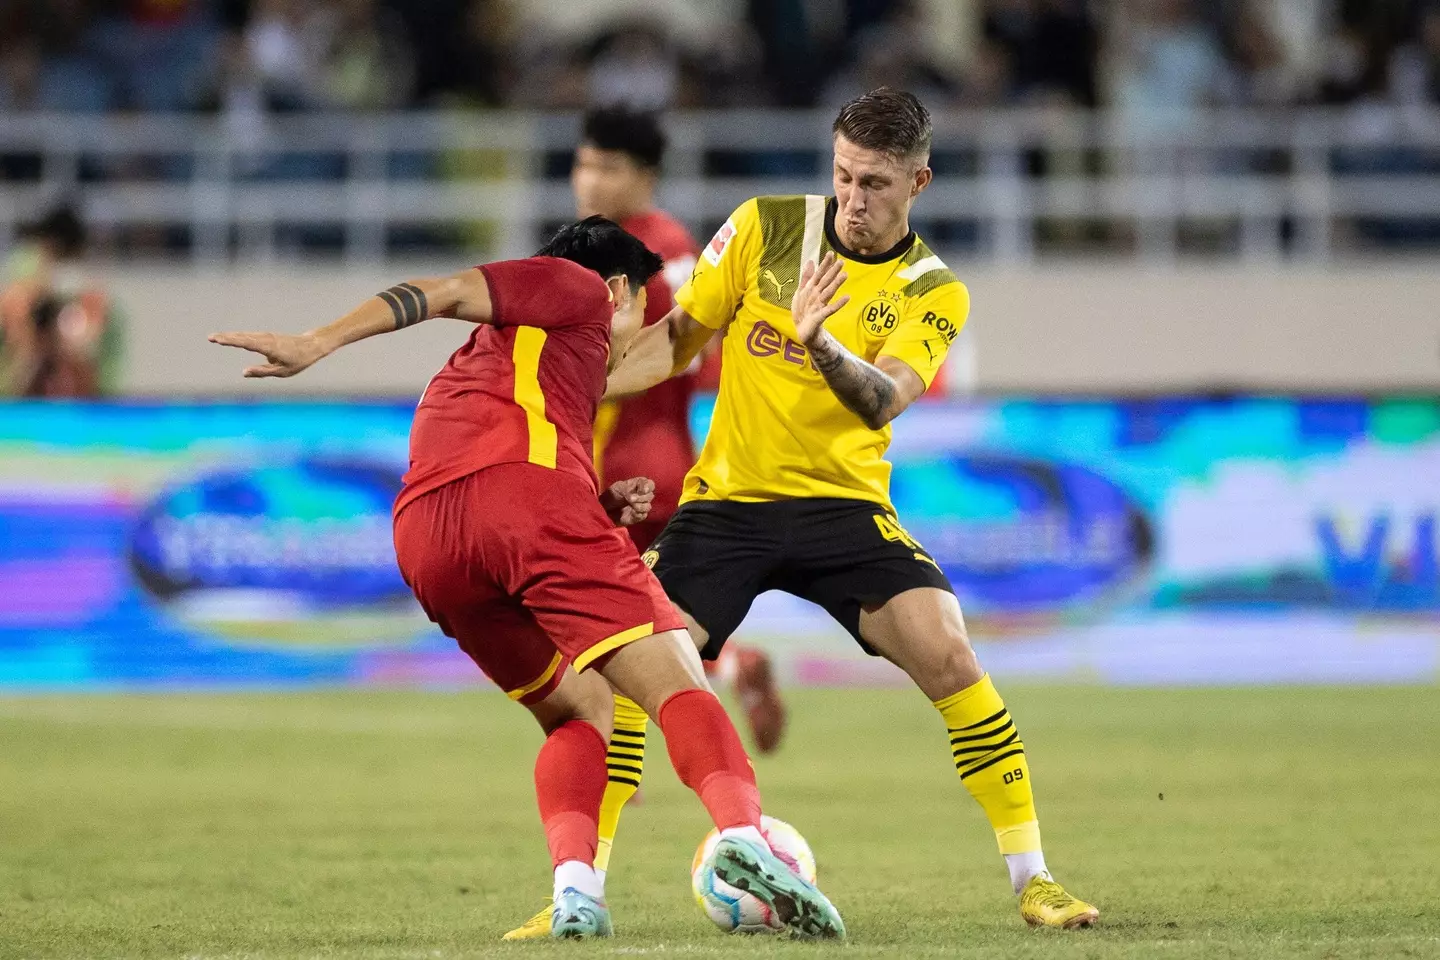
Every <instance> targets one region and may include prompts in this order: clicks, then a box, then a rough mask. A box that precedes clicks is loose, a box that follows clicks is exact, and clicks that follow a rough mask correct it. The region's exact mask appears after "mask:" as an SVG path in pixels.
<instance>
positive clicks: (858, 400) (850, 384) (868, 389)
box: [810, 331, 897, 430]
mask: <svg viewBox="0 0 1440 960" xmlns="http://www.w3.org/2000/svg"><path fill="white" fill-rule="evenodd" d="M810 359H811V360H813V361H814V363H815V369H816V370H819V371H820V375H821V376H822V377H824V378H825V382H826V383H828V384H829V385H830V389H831V390H833V391H834V392H835V396H837V397H839V398H840V402H841V403H843V404H845V406H846V407H847V408H848V409H849V410H850V411H851V412H852V413H854V414H855V415H857V416H858V417H859V418H860V419H861V420H864V421H865V425H866V426H868V427H869V428H870V429H872V430H879V429H880V428H881V427H883V426H885V424H887V423H889V422H890V421H891V419H892V418H893V414H892V413H891V408H892V406H893V405H894V403H895V395H896V392H897V390H896V384H895V380H894V379H893V378H892V377H891V376H890V375H889V374H888V373H886V372H885V371H883V370H881V369H880V368H878V367H876V366H874V365H872V364H869V363H866V362H865V361H864V360H861V359H860V358H859V357H857V356H855V354H853V353H851V352H850V351H849V350H847V349H845V347H844V346H843V345H841V343H840V341H839V340H836V339H835V338H834V337H833V336H831V335H830V334H829V333H827V332H823V331H822V332H821V334H820V336H819V337H817V338H816V339H815V342H814V343H811V344H810Z"/></svg>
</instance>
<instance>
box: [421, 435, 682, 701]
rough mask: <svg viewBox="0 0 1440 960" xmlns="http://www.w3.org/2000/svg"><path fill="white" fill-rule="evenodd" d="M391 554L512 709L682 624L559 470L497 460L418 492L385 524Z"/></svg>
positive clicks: (581, 485)
mask: <svg viewBox="0 0 1440 960" xmlns="http://www.w3.org/2000/svg"><path fill="white" fill-rule="evenodd" d="M395 554H396V558H397V559H398V560H399V563H400V573H401V575H402V576H404V577H405V582H406V583H408V584H409V585H410V589H412V590H414V591H415V597H416V599H418V600H419V601H420V605H421V606H422V607H424V608H425V613H426V614H427V615H429V617H430V619H431V620H433V621H434V622H435V623H437V624H439V626H440V629H441V630H443V631H444V632H445V634H446V635H447V636H450V637H453V638H455V640H456V641H457V642H458V643H459V644H460V648H461V649H462V650H464V651H465V652H466V653H467V654H469V655H470V658H471V659H472V660H474V661H475V663H476V664H477V665H478V666H479V667H480V669H481V670H483V671H485V675H486V676H488V677H489V678H490V679H491V680H494V681H495V683H496V684H497V685H499V687H500V688H501V689H502V690H504V691H505V692H506V693H508V694H509V695H510V698H511V699H513V700H518V701H520V702H521V703H534V702H537V701H539V700H543V699H544V698H545V697H547V696H549V695H550V694H551V693H552V692H554V690H555V688H556V687H557V686H558V685H559V683H560V679H561V677H563V676H564V671H565V670H566V669H568V668H569V667H570V665H571V664H573V665H574V668H575V669H576V670H584V669H585V668H586V667H589V666H591V665H592V664H593V663H594V662H595V661H596V660H597V659H599V658H600V657H603V656H604V655H605V654H607V653H610V652H611V651H613V650H617V649H619V648H620V647H622V646H624V645H625V644H627V643H631V642H633V641H636V640H639V639H642V638H644V637H648V636H650V635H651V634H652V633H663V632H664V631H667V630H680V629H683V628H684V626H685V624H684V621H682V620H681V619H680V616H679V614H678V613H676V611H675V608H674V607H673V606H672V605H671V603H670V601H669V600H668V599H667V598H666V596H665V591H664V590H662V589H661V587H660V583H659V581H657V580H656V579H655V577H654V575H653V574H651V572H650V571H649V570H647V569H646V568H645V565H644V564H643V563H641V562H640V557H639V556H638V555H637V554H636V552H635V547H634V546H633V545H631V543H630V540H629V538H628V537H626V536H625V533H624V532H623V531H622V530H620V529H619V528H617V527H616V526H615V525H614V524H613V523H612V522H611V521H610V518H609V517H607V516H606V515H605V511H604V510H602V509H601V508H600V503H599V501H598V500H596V498H595V494H594V492H593V491H592V490H591V489H590V486H589V484H587V483H586V482H585V481H584V480H582V479H581V478H579V477H577V476H574V475H573V474H569V473H565V472H563V471H559V470H550V469H547V468H545V467H540V466H535V465H533V464H529V463H505V464H499V465H496V466H493V467H487V468H485V469H484V470H480V471H478V472H476V473H472V474H470V475H468V476H465V477H461V478H460V479H459V480H455V481H452V482H451V483H447V484H445V485H444V486H442V487H438V488H436V489H435V490H431V491H430V492H429V493H425V494H422V495H420V496H419V497H418V498H416V499H415V500H412V501H411V502H410V503H409V504H407V505H406V506H405V507H404V508H403V509H402V510H401V511H400V513H399V515H398V516H396V518H395Z"/></svg>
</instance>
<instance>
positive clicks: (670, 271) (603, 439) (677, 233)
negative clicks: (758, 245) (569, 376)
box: [595, 210, 700, 522]
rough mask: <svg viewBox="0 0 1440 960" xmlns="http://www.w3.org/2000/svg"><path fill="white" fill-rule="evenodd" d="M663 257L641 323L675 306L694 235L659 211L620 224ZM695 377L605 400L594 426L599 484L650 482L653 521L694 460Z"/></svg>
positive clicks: (668, 510) (663, 513)
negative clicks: (632, 480) (614, 400)
mask: <svg viewBox="0 0 1440 960" xmlns="http://www.w3.org/2000/svg"><path fill="white" fill-rule="evenodd" d="M620 226H622V227H624V228H625V230H627V231H628V232H629V233H631V234H633V235H634V236H636V237H637V238H639V239H640V241H641V242H642V243H644V244H645V246H647V247H649V248H650V249H651V250H653V251H654V252H655V253H658V254H659V255H660V258H661V259H662V260H664V261H665V269H664V271H662V272H661V273H658V274H656V275H655V276H654V277H652V278H651V280H650V282H649V284H647V285H646V287H645V296H646V305H645V325H646V326H649V325H651V324H653V323H657V322H658V321H660V320H661V319H663V318H664V316H665V314H667V313H669V312H670V308H671V307H672V306H674V305H675V297H674V291H675V289H678V288H679V286H680V285H681V284H682V283H684V282H685V280H686V278H688V277H689V276H690V271H691V270H692V269H694V266H695V258H696V256H697V255H698V254H699V252H700V248H699V247H698V246H696V244H695V239H694V238H693V237H691V236H690V232H689V231H688V230H686V229H685V226H684V225H683V224H682V223H680V221H678V220H676V219H675V218H674V217H672V216H670V215H669V214H667V213H663V212H661V211H659V210H652V211H650V212H649V213H642V214H640V215H638V216H634V217H630V218H628V219H626V220H625V221H624V222H622V223H621V224H620ZM694 393H695V379H694V378H693V377H690V376H682V377H672V378H671V379H669V380H666V381H665V382H664V383H662V384H660V385H658V386H655V387H652V388H651V389H649V390H647V391H646V392H645V393H643V394H640V395H639V396H634V397H627V398H626V399H624V400H621V401H619V402H618V403H613V404H611V403H607V404H605V408H604V409H602V410H601V413H600V420H599V422H598V423H597V424H596V428H595V438H596V444H595V450H596V463H597V464H598V466H599V469H600V476H601V477H602V478H604V482H605V483H607V484H608V483H614V482H615V481H617V480H625V479H628V478H630V477H649V478H650V479H651V480H654V481H655V504H654V506H653V507H652V509H651V517H652V518H654V520H655V521H657V522H658V521H663V519H664V518H667V517H669V516H670V514H672V513H674V512H675V507H676V504H677V503H678V501H679V498H680V489H681V487H682V486H683V484H684V481H685V474H686V473H688V472H689V470H690V468H691V467H692V466H694V464H695V446H694V442H693V440H692V439H691V437H690V398H691V397H692V396H693V395H694Z"/></svg>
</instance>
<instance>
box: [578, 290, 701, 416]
mask: <svg viewBox="0 0 1440 960" xmlns="http://www.w3.org/2000/svg"><path fill="white" fill-rule="evenodd" d="M713 336H715V331H714V330H712V329H710V328H709V327H707V326H705V325H704V324H702V323H701V322H700V321H698V320H696V319H695V318H694V317H692V316H690V314H688V313H686V312H685V311H684V310H683V309H682V308H680V307H674V308H672V309H671V310H670V312H669V313H667V314H666V315H665V317H664V318H663V319H662V320H661V321H660V322H659V323H653V324H651V325H650V326H648V327H646V328H645V329H643V330H641V331H640V332H639V333H637V334H636V335H635V339H634V340H632V341H630V347H629V349H627V350H626V351H625V356H624V357H622V358H621V359H620V362H619V363H617V364H616V365H615V369H613V370H611V371H610V378H609V380H608V382H607V383H606V386H605V399H606V400H614V399H617V398H619V397H628V396H630V395H632V394H636V393H644V392H645V391H646V390H649V389H650V388H651V387H653V386H655V385H656V384H658V383H661V382H663V381H665V380H668V379H669V378H671V377H673V376H675V375H676V374H679V373H684V372H685V371H686V370H687V369H688V368H689V366H690V362H691V361H692V360H694V359H695V358H696V357H697V356H698V355H699V354H700V351H701V350H702V349H704V347H705V344H707V343H709V342H710V338H711V337H713Z"/></svg>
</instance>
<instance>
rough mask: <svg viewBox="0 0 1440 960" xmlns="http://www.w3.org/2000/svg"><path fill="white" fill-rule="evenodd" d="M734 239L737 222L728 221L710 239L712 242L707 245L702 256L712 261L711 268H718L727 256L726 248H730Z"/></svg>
mask: <svg viewBox="0 0 1440 960" xmlns="http://www.w3.org/2000/svg"><path fill="white" fill-rule="evenodd" d="M734 239H735V222H734V221H733V220H726V221H725V222H724V223H722V224H721V225H720V229H719V230H716V231H715V236H713V237H711V238H710V242H709V243H707V244H706V245H705V252H704V253H703V254H701V255H702V256H703V257H704V258H705V259H706V260H709V261H710V266H712V267H718V266H720V258H721V257H723V256H725V248H727V247H729V246H730V241H731V240H734Z"/></svg>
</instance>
